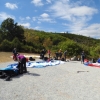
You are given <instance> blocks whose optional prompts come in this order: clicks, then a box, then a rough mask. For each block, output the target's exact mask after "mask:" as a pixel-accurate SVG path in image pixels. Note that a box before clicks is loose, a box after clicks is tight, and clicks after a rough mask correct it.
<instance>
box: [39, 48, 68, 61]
mask: <svg viewBox="0 0 100 100" xmlns="http://www.w3.org/2000/svg"><path fill="white" fill-rule="evenodd" d="M45 54H48V57H45ZM62 55H64V58H63V59H62ZM66 57H67V50H65V51H64V52H62V50H61V49H60V50H59V51H58V52H56V53H55V59H56V60H58V59H60V60H64V61H66ZM45 58H48V59H49V60H50V58H51V51H50V50H45V49H42V50H41V52H40V59H45Z"/></svg>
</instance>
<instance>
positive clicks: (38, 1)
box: [31, 0, 44, 6]
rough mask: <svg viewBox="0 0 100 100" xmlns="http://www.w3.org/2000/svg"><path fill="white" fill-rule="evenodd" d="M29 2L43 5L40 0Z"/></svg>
mask: <svg viewBox="0 0 100 100" xmlns="http://www.w3.org/2000/svg"><path fill="white" fill-rule="evenodd" d="M31 3H33V4H34V5H35V6H43V5H44V4H43V3H42V0H32V1H31Z"/></svg>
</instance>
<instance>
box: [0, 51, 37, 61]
mask: <svg viewBox="0 0 100 100" xmlns="http://www.w3.org/2000/svg"><path fill="white" fill-rule="evenodd" d="M20 54H23V55H28V56H30V57H31V56H32V55H37V56H39V54H34V53H20ZM12 55H13V54H12V52H0V63H2V62H9V61H13V59H12V57H11V56H12Z"/></svg>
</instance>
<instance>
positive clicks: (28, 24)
mask: <svg viewBox="0 0 100 100" xmlns="http://www.w3.org/2000/svg"><path fill="white" fill-rule="evenodd" d="M18 25H21V26H24V27H25V28H30V23H18Z"/></svg>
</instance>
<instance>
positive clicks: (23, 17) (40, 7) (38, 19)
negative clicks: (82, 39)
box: [0, 0, 100, 39]
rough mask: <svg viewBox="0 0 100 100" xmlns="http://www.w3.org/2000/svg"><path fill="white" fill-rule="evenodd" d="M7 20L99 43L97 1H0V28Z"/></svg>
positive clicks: (99, 7)
mask: <svg viewBox="0 0 100 100" xmlns="http://www.w3.org/2000/svg"><path fill="white" fill-rule="evenodd" d="M7 18H12V19H14V22H15V23H18V25H22V26H24V27H25V28H29V29H34V30H40V31H45V32H56V33H63V32H64V33H66V32H68V33H73V34H77V35H83V36H87V37H92V38H96V39H100V0H0V25H1V23H2V22H3V21H4V20H5V19H7Z"/></svg>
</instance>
